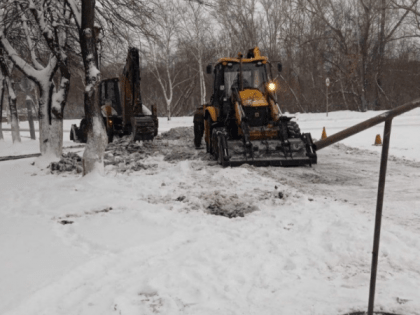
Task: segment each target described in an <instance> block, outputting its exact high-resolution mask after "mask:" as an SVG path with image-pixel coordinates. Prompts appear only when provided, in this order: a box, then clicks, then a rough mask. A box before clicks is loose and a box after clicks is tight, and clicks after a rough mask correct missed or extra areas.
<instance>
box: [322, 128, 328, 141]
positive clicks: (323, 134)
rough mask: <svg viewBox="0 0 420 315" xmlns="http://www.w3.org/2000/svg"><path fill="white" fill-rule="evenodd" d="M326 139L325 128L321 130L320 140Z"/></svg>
mask: <svg viewBox="0 0 420 315" xmlns="http://www.w3.org/2000/svg"><path fill="white" fill-rule="evenodd" d="M326 138H327V132H326V131H325V127H324V128H323V129H322V135H321V139H322V140H324V139H326Z"/></svg>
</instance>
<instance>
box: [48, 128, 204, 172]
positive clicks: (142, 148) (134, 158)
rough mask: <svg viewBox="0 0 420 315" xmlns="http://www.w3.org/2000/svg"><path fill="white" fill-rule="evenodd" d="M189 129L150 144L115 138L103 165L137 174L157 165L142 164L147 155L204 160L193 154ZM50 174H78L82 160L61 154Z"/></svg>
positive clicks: (175, 130)
mask: <svg viewBox="0 0 420 315" xmlns="http://www.w3.org/2000/svg"><path fill="white" fill-rule="evenodd" d="M193 136H194V133H193V128H192V127H179V128H173V129H171V130H169V131H168V132H165V133H163V134H162V135H160V136H158V137H156V138H155V140H154V141H144V142H143V141H137V142H133V141H131V137H129V136H127V137H122V138H115V139H114V141H113V142H112V143H109V144H108V146H107V148H106V150H105V155H104V164H105V166H109V165H111V166H114V167H115V169H116V170H117V172H120V173H124V172H127V171H140V170H145V169H150V168H156V167H157V164H150V163H144V160H145V159H146V158H148V157H151V156H156V155H163V156H164V158H163V159H164V161H167V162H171V163H176V162H178V161H185V160H193V159H201V158H204V159H205V158H206V154H205V153H204V152H203V150H201V151H197V150H196V149H195V147H194V144H193ZM50 170H51V172H52V173H54V174H56V173H63V172H70V173H81V172H82V171H83V166H82V158H81V156H79V155H77V154H76V153H71V152H70V153H67V154H63V156H62V158H61V159H60V161H59V162H54V163H51V164H50Z"/></svg>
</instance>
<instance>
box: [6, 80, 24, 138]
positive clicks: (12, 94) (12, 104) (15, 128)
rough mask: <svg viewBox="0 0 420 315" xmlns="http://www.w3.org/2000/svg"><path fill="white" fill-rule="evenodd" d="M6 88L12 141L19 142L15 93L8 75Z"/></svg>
mask: <svg viewBox="0 0 420 315" xmlns="http://www.w3.org/2000/svg"><path fill="white" fill-rule="evenodd" d="M6 84H7V90H8V92H9V93H8V94H9V107H10V116H11V118H12V121H11V126H12V141H13V143H15V142H21V139H20V133H19V118H18V113H17V109H16V94H15V91H14V87H13V85H14V84H13V82H12V80H10V78H9V77H7V78H6Z"/></svg>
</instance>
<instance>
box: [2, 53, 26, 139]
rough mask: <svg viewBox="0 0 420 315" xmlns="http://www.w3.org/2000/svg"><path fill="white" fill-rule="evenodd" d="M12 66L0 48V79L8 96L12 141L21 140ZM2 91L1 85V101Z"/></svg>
mask: <svg viewBox="0 0 420 315" xmlns="http://www.w3.org/2000/svg"><path fill="white" fill-rule="evenodd" d="M12 68H13V67H12V66H11V65H10V64H9V63H8V62H7V61H6V59H5V58H4V54H3V50H2V49H1V48H0V72H1V74H0V76H1V77H0V81H1V83H2V85H3V84H4V86H5V87H6V88H7V94H8V96H9V110H10V117H11V127H12V141H13V143H14V142H21V139H20V133H19V118H18V113H17V108H16V93H15V89H14V82H13V80H12V79H11V72H12V71H11V70H12ZM3 93H4V89H3V86H2V99H1V100H0V101H1V102H3Z"/></svg>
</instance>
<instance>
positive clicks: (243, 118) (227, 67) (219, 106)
mask: <svg viewBox="0 0 420 315" xmlns="http://www.w3.org/2000/svg"><path fill="white" fill-rule="evenodd" d="M246 57H247V58H243V57H242V54H240V53H239V54H238V58H221V59H219V60H218V62H217V63H216V65H215V67H214V70H213V67H212V66H211V65H209V66H207V73H209V74H211V73H212V72H214V93H213V95H212V97H211V101H210V104H206V105H203V106H201V107H199V108H198V109H197V111H196V112H195V115H194V143H195V145H196V147H199V146H200V145H201V139H202V137H203V134H204V138H205V143H206V149H207V152H208V153H210V154H212V155H213V157H214V158H215V159H216V160H217V161H218V163H219V164H221V165H223V166H238V165H241V164H244V163H248V164H252V165H258V166H266V165H273V166H299V165H311V164H315V163H316V162H317V155H316V152H315V150H314V144H313V142H312V137H311V135H310V134H309V133H303V134H302V133H301V131H300V129H299V126H298V124H297V123H296V122H294V121H292V117H287V116H285V115H283V114H282V112H281V110H280V107H279V105H278V103H277V101H276V98H275V90H276V83H275V82H274V81H273V79H272V74H271V65H270V64H269V62H268V58H267V57H264V56H261V55H260V51H259V49H258V47H255V48H253V49H251V50H249V51H248V54H247V56H246ZM268 65H270V68H268V67H267V66H268ZM277 69H278V71H281V64H278V65H277ZM267 70H270V71H267Z"/></svg>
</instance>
